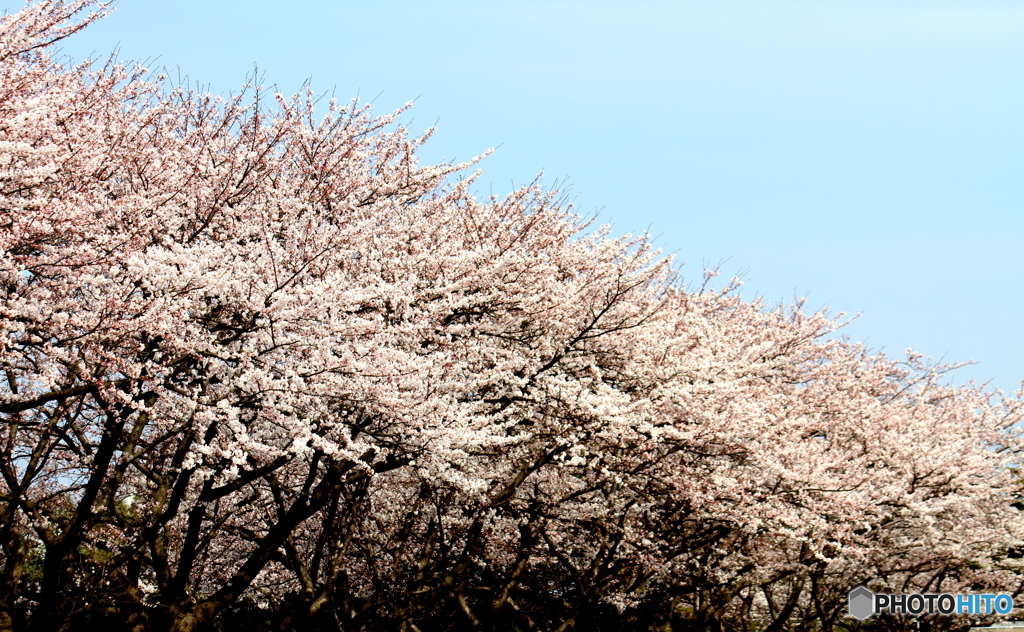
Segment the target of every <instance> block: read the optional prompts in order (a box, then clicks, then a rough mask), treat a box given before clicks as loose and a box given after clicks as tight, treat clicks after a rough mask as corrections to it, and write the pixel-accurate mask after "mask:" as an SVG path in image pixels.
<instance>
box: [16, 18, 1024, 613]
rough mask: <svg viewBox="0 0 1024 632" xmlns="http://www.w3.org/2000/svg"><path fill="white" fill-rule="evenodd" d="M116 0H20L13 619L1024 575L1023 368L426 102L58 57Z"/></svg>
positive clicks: (594, 600) (715, 597)
mask: <svg viewBox="0 0 1024 632" xmlns="http://www.w3.org/2000/svg"><path fill="white" fill-rule="evenodd" d="M97 8H98V9H101V10H102V8H103V7H102V6H100V5H95V4H93V3H92V2H90V1H88V0H78V1H74V2H61V1H50V2H35V3H32V4H29V5H28V6H27V7H26V8H25V9H23V10H22V11H20V12H18V13H14V14H9V15H5V16H4V17H3V18H2V31H0V252H2V255H0V257H2V258H0V284H2V285H0V291H2V298H0V324H2V325H0V326H2V327H3V336H2V338H0V364H2V367H3V377H2V379H0V416H2V419H3V422H4V426H3V430H4V432H3V434H2V437H3V438H2V443H0V446H2V456H0V473H2V479H0V542H2V547H3V548H2V555H3V567H2V568H3V578H2V581H3V586H4V589H3V590H2V591H0V630H15V629H20V628H21V627H24V626H29V627H31V628H32V629H37V630H49V629H58V627H60V626H64V629H72V628H74V626H79V627H80V628H81V627H82V626H87V625H91V624H95V623H96V622H97V621H99V620H101V619H102V618H103V617H107V618H108V619H109V618H113V619H114V620H116V621H117V622H118V623H117V625H126V626H128V629H150V628H153V629H167V630H178V631H185V630H193V629H197V628H199V627H201V626H204V625H208V624H210V622H212V621H214V620H215V619H217V620H219V621H221V622H222V623H223V621H224V620H225V619H224V617H227V616H229V614H230V613H231V612H236V611H237V609H238V608H241V607H251V608H255V609H256V610H257V611H259V612H262V613H264V614H263V615H261V616H266V617H268V620H272V621H273V625H275V626H278V627H279V628H280V629H294V628H297V627H301V626H315V625H321V624H322V622H323V621H326V620H327V619H325V617H328V618H329V619H330V621H332V622H334V623H332V625H335V626H336V628H337V627H341V629H346V630H347V629H352V630H358V629H384V628H388V629H390V628H395V627H397V628H398V629H406V630H416V629H423V630H426V629H428V628H429V627H430V626H431V625H441V623H436V622H443V621H447V620H448V619H446V617H449V616H450V617H455V618H456V619H457V620H459V621H461V622H462V625H470V626H472V627H474V628H476V629H484V628H487V629H499V628H501V626H502V625H510V624H507V623H502V622H508V621H515V622H516V623H515V624H514V625H516V626H525V627H527V628H532V629H567V628H568V627H572V626H577V625H578V626H581V627H585V626H588V625H595V623H594V621H591V620H589V619H587V617H594V616H612V615H611V614H609V613H612V612H614V613H615V614H614V616H615V617H618V619H616V620H617V621H621V622H625V623H622V625H626V624H631V625H634V624H635V625H640V624H641V623H643V624H644V625H646V624H647V623H649V624H651V625H654V624H655V623H657V624H658V625H668V626H669V627H671V625H672V624H673V622H676V624H681V623H682V622H683V621H690V622H691V623H692V622H695V621H696V622H703V623H708V622H714V621H719V622H720V621H722V620H725V619H726V618H729V620H732V621H744V622H747V624H749V625H750V626H752V627H761V628H763V627H766V626H767V627H770V628H771V629H773V630H775V629H781V626H783V625H785V624H786V622H787V621H790V620H792V619H793V618H800V617H803V618H804V620H806V621H814V622H816V623H815V625H819V626H822V627H823V628H826V627H827V628H830V627H831V626H832V625H834V624H835V622H836V620H837V619H836V617H837V616H838V614H837V613H838V612H839V611H840V610H841V608H842V607H843V604H841V603H839V602H838V601H837V598H836V595H841V594H845V593H844V592H843V591H844V590H845V588H846V587H847V584H849V583H850V582H854V583H857V582H864V581H874V582H876V583H879V584H880V585H888V583H901V585H902V584H906V583H908V582H910V583H913V582H918V583H919V584H921V585H928V586H932V585H933V584H934V583H935V582H940V583H941V582H945V584H944V585H946V586H953V585H955V586H956V587H960V586H974V585H978V584H980V583H984V584H986V585H993V586H1007V585H1008V582H1012V581H1014V578H1015V577H1016V573H1017V572H1018V564H1017V562H1016V561H1015V560H1016V559H1017V557H1014V555H1013V554H1012V553H1013V551H1015V550H1016V549H1015V547H1017V546H1019V543H1020V541H1021V527H1020V526H1019V525H1018V522H1019V521H1017V520H1014V519H1013V518H1014V517H1013V516H1012V514H1010V513H1009V512H1010V509H1009V508H1010V506H1011V504H1012V503H1013V502H1014V501H1015V499H1016V498H1017V496H1016V495H1017V494H1018V493H1019V487H1020V483H1019V481H1018V480H1017V476H1016V474H1015V471H1014V470H1012V469H1011V468H1010V466H1011V465H1012V464H1014V463H1016V462H1018V461H1019V448H1020V441H1019V436H1018V434H1017V433H1016V431H1015V429H1014V428H1015V424H1017V423H1018V422H1019V421H1020V405H1019V401H1018V400H1003V399H1000V398H996V397H993V396H992V395H991V394H987V393H984V392H982V391H980V390H978V389H975V388H973V387H952V386H948V385H943V383H942V382H941V381H940V380H939V379H938V374H937V372H936V371H935V370H934V369H929V368H928V367H927V366H925V365H923V364H921V363H920V362H919V360H917V359H916V358H914V357H911V358H910V359H909V360H908V361H907V362H906V363H897V362H894V361H892V360H889V359H887V358H885V357H884V356H881V355H871V354H869V353H868V352H867V351H866V350H865V349H864V348H863V347H862V346H860V345H856V344H851V343H849V342H845V341H840V340H835V339H830V338H826V336H827V334H829V333H831V332H832V331H834V329H835V328H836V326H837V324H836V322H835V321H833V320H832V319H830V318H828V317H827V316H826V315H825V314H822V313H815V314H805V313H803V312H802V311H801V309H800V308H799V306H794V307H792V308H779V309H775V310H771V309H767V308H766V307H765V306H763V305H761V304H759V303H750V302H745V301H743V300H741V299H739V298H738V297H736V296H735V294H734V292H732V291H731V289H726V290H724V291H715V290H699V291H691V290H687V289H685V288H684V287H683V286H682V285H681V283H680V282H679V280H678V278H677V273H676V271H675V270H674V268H672V266H671V264H670V262H669V261H668V260H667V259H662V258H659V256H658V254H657V253H656V252H655V251H653V250H652V248H651V246H650V244H649V243H648V242H647V240H646V238H643V237H641V238H634V237H630V236H625V237H613V236H612V235H611V234H610V233H609V232H608V230H607V229H601V230H598V231H592V232H590V233H586V232H585V229H586V227H587V225H586V223H584V222H582V221H581V220H580V219H579V218H578V217H577V216H575V215H574V214H572V213H571V209H569V208H565V207H563V205H561V204H560V198H559V197H558V195H557V194H555V193H551V192H546V191H544V190H543V189H541V188H540V187H539V186H537V185H530V186H527V187H524V188H522V189H520V190H517V191H514V192H512V193H511V194H509V195H508V196H505V197H491V198H487V199H479V198H477V197H476V196H474V194H473V193H472V190H471V187H472V183H473V176H472V175H466V171H467V169H468V167H470V166H471V165H470V164H468V163H467V164H458V165H455V164H441V165H432V166H422V165H420V164H419V162H418V161H417V158H416V151H417V150H418V148H419V147H420V146H421V145H422V144H423V143H424V142H425V141H426V140H427V138H428V137H429V135H430V133H429V132H428V133H426V134H424V135H423V136H420V137H410V136H409V135H408V133H407V131H406V130H405V129H404V128H403V127H402V126H401V125H400V124H399V123H398V119H397V116H398V115H399V114H400V113H395V114H392V115H389V116H383V117H375V116H373V115H372V114H371V113H370V111H369V109H368V108H367V107H365V106H361V105H359V104H358V103H356V102H352V103H349V104H344V105H343V104H338V103H336V102H334V101H330V102H328V103H325V104H323V106H322V108H321V110H320V111H318V110H317V105H318V103H319V101H318V100H317V99H316V98H315V97H314V96H313V95H312V94H311V93H308V92H307V93H306V94H303V95H299V96H295V97H285V96H283V95H279V94H270V93H268V92H267V91H266V90H264V89H263V88H262V87H260V86H255V85H248V86H246V88H245V89H243V90H242V91H241V92H240V93H239V94H237V95H232V96H230V97H226V98H221V97H216V96H213V95H209V94H203V93H199V92H195V91H192V90H188V89H185V88H182V87H179V86H174V85H172V84H170V83H168V82H167V80H166V79H165V78H163V77H162V76H153V75H151V74H150V73H148V72H147V71H146V70H144V69H142V68H135V67H129V66H125V65H121V64H119V63H117V62H116V61H114V60H112V61H110V62H108V63H106V64H105V65H103V66H102V67H99V66H96V65H90V64H82V65H79V66H73V67H71V66H67V65H66V64H63V63H61V62H59V61H56V60H54V59H53V58H52V56H51V53H50V50H51V48H52V46H53V44H54V43H55V42H57V41H59V40H61V39H62V38H64V37H67V36H69V35H71V34H73V33H74V32H75V31H76V30H78V29H80V28H82V27H83V26H85V25H87V24H88V23H89V22H90V21H92V20H94V19H96V18H97V17H99V16H100V13H92V14H89V15H86V16H85V17H84V18H82V19H80V20H78V21H77V22H76V21H75V16H76V15H80V14H82V13H83V12H88V11H90V10H93V9H97ZM1018 557H1019V556H1018ZM26 569H28V570H26ZM908 569H911V570H908ZM979 569H980V570H979ZM29 571H31V573H30V572H29ZM30 575H31V576H33V577H36V578H37V579H32V580H29V579H28V578H29V576H30ZM72 586H73V587H74V589H71V588H70V587H72ZM556 597H557V598H556ZM26 604H27V605H26ZM246 604H248V605H246ZM385 604H393V605H391V606H386V605H385ZM394 604H404V605H394ZM602 608H604V610H602ZM608 608H611V610H607V609H608ZM595 613H596V614H595ZM601 613H604V614H601ZM104 620H106V619H104ZM453 620H454V619H453ZM431 621H434V622H435V623H434V624H431V623H430V622H431ZM630 622H632V623H630ZM644 622H647V623H644ZM68 626H71V627H68ZM389 626H390V628H389ZM336 628H333V629H336Z"/></svg>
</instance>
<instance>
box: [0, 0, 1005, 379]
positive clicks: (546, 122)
mask: <svg viewBox="0 0 1024 632" xmlns="http://www.w3.org/2000/svg"><path fill="white" fill-rule="evenodd" d="M20 6H21V3H19V2H12V1H10V0H0V8H7V9H15V8H18V7H20ZM115 47H116V48H119V49H120V54H121V57H122V58H125V59H133V60H146V59H149V60H150V65H151V66H152V67H156V66H160V65H166V66H168V67H171V68H174V67H178V68H180V70H181V72H182V73H184V74H187V75H188V76H189V77H190V79H191V80H192V81H193V82H199V83H201V84H203V85H205V86H208V88H209V89H210V90H212V91H214V92H221V93H226V92H228V91H230V90H232V89H235V88H237V87H238V86H239V85H240V84H241V83H242V82H243V80H244V77H245V75H246V74H247V73H248V72H250V71H252V69H253V66H254V64H256V65H258V66H259V68H260V70H261V72H264V73H265V82H266V83H267V84H271V83H276V84H277V85H278V86H279V88H280V89H281V90H282V91H284V92H293V91H295V90H296V89H298V87H299V86H300V85H301V83H302V82H303V81H304V80H306V79H311V81H312V85H313V87H314V89H316V90H317V91H327V92H330V91H333V92H334V94H335V96H337V97H338V98H340V99H348V98H350V97H353V96H356V95H359V96H361V97H362V98H364V99H367V100H372V101H373V102H374V104H375V107H376V109H377V110H378V111H379V112H381V113H383V112H385V111H388V110H391V109H393V108H395V107H397V106H399V105H401V104H402V103H404V102H406V101H409V100H415V101H416V105H415V107H414V108H413V110H412V111H411V112H410V113H409V114H408V115H406V116H405V118H404V120H405V121H406V122H411V128H412V129H413V130H414V131H420V130H422V129H425V128H427V127H430V126H432V125H434V124H435V123H436V124H437V125H438V127H439V132H438V134H437V135H436V136H435V137H434V138H433V139H432V140H431V141H430V143H429V145H428V147H427V149H426V151H425V152H424V154H423V158H424V159H425V160H428V161H430V160H440V159H441V158H443V157H447V158H457V159H465V158H468V157H471V156H473V155H476V154H479V153H482V152H483V151H484V150H486V149H487V148H489V147H498V150H497V152H496V153H495V154H494V155H493V156H492V157H490V158H488V159H487V160H486V161H485V162H484V163H483V165H482V167H483V168H484V171H485V173H484V177H483V179H482V180H481V192H483V193H486V192H488V189H491V190H493V191H494V192H495V193H504V192H506V191H508V190H509V189H511V188H512V186H513V185H514V184H520V183H523V182H525V181H530V180H532V179H533V177H534V176H535V175H536V174H537V172H539V171H541V170H544V171H545V174H546V176H545V178H546V182H548V183H549V184H554V183H555V181H556V180H558V181H561V180H562V179H564V178H568V183H569V186H570V191H571V192H572V194H573V195H574V196H575V201H576V204H577V205H578V206H577V208H578V210H579V211H581V212H582V213H584V214H592V213H597V214H598V219H599V221H601V222H609V223H611V224H612V225H613V227H614V230H615V231H616V232H618V233H624V232H632V233H638V232H642V231H644V230H648V229H649V230H650V231H651V233H652V234H654V235H655V236H656V237H657V243H658V244H659V245H660V246H662V247H663V248H664V249H665V251H667V252H672V253H675V254H676V255H677V260H678V261H679V262H680V263H682V264H684V267H683V270H684V274H686V275H687V276H688V277H689V278H692V279H695V280H696V279H699V277H700V270H701V268H702V266H704V265H705V264H716V263H719V262H723V261H724V263H722V266H721V267H722V270H723V272H724V274H725V275H727V276H732V275H734V274H737V273H740V272H742V278H743V279H744V281H745V283H746V285H745V287H744V295H745V296H747V297H754V296H757V295H763V296H765V297H766V298H767V299H769V300H770V301H773V302H774V301H778V300H783V299H790V298H792V297H794V296H801V297H802V296H806V297H808V301H809V306H811V307H821V306H825V305H830V306H831V307H832V308H833V310H834V311H847V312H851V313H857V312H861V313H862V315H861V317H860V318H859V320H857V321H856V322H855V323H854V324H852V325H850V326H849V327H848V329H847V330H846V331H847V333H848V334H849V335H850V336H851V337H852V338H854V339H857V340H865V341H867V342H868V344H869V345H870V346H871V347H872V348H874V349H881V350H884V351H886V352H887V353H890V354H893V355H902V353H903V350H904V349H906V348H907V347H913V348H914V349H915V350H917V351H919V352H921V353H923V354H925V355H926V356H932V357H934V358H936V359H938V358H944V359H945V360H947V361H966V360H976V361H978V364H977V365H975V366H972V367H968V368H965V369H962V370H961V371H960V372H959V377H958V381H966V380H967V379H975V380H976V381H979V382H980V381H987V380H991V381H992V382H991V383H992V386H994V387H998V388H1002V389H1004V390H1006V391H1012V390H1013V389H1014V388H1015V387H1016V385H1017V383H1018V381H1019V380H1020V379H1021V378H1024V328H1022V326H1021V325H1022V322H1024V318H1022V313H1024V214H1022V211H1024V3H1021V2H1019V0H1014V1H1006V2H998V1H994V0H973V1H966V0H964V1H957V2H944V1H942V0H920V1H913V0H889V1H872V0H860V1H854V0H818V1H814V2H812V1H797V0H757V1H737V0H704V1H702V2H695V1H686V0H676V1H672V2H652V1H645V0H633V1H631V2H619V1H600V0H589V1H586V2H582V1H580V2H576V1H561V0H546V1H544V2H536V1H533V0H525V1H524V0H517V1H515V2H511V1H507V2H495V1H487V0H479V1H477V2H469V1H437V2H434V1H430V0H419V1H412V0H408V1H400V0H378V1H376V2H365V1H364V2H353V1H349V0H291V1H289V2H285V1H284V0H244V1H243V0H203V1H199V0H176V1H175V2H169V1H160V2H157V1H155V0H121V1H120V3H119V4H118V6H117V9H116V10H115V12H114V14H113V15H111V16H110V17H108V18H106V19H105V20H103V21H101V22H100V23H98V24H96V25H94V26H93V27H90V28H89V29H87V31H86V32H84V33H82V34H80V35H78V36H76V37H75V38H73V39H71V40H68V41H67V43H66V44H65V45H64V50H65V52H66V53H67V54H69V55H71V56H72V57H74V58H76V59H81V58H83V57H86V56H89V55H90V54H91V53H95V54H96V55H99V56H103V55H105V54H106V53H107V52H109V51H110V50H112V49H114V48H115ZM154 58H158V59H157V60H156V61H155V62H154V61H152V60H153V59H154Z"/></svg>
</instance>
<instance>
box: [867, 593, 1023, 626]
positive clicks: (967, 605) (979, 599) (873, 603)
mask: <svg viewBox="0 0 1024 632" xmlns="http://www.w3.org/2000/svg"><path fill="white" fill-rule="evenodd" d="M847 603H848V607H849V610H850V616H851V617H853V618H854V619H857V620H858V621H863V620H865V619H867V618H870V617H873V616H875V615H876V614H883V613H889V614H909V615H911V616H914V617H916V616H920V615H925V614H1009V613H1010V611H1011V610H1013V597H1011V596H1010V595H1008V594H1006V593H999V594H996V595H992V594H971V595H963V594H953V593H907V594H890V593H874V592H871V591H870V590H868V589H867V588H865V587H864V586H857V587H856V588H854V589H853V590H851V591H850V592H849V593H848V594H847Z"/></svg>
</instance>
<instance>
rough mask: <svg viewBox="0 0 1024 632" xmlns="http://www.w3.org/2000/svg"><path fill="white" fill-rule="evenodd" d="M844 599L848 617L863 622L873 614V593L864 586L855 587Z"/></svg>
mask: <svg viewBox="0 0 1024 632" xmlns="http://www.w3.org/2000/svg"><path fill="white" fill-rule="evenodd" d="M846 598H847V603H848V605H849V609H850V616H851V617H853V618H854V619H856V620H858V621H863V620H864V619H867V618H868V617H870V616H871V615H873V614H875V593H873V592H871V591H870V590H868V589H867V588H865V587H864V586H857V587H856V588H854V589H853V590H851V591H850V592H849V593H848V594H847V595H846Z"/></svg>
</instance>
